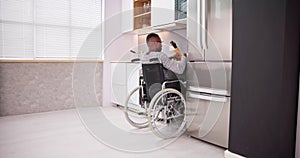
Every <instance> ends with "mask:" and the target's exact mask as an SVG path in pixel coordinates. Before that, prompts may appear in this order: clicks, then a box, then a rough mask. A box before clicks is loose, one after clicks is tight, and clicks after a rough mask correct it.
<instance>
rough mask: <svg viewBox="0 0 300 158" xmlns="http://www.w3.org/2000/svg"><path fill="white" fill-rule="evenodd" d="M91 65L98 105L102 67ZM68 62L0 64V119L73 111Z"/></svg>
mask: <svg viewBox="0 0 300 158" xmlns="http://www.w3.org/2000/svg"><path fill="white" fill-rule="evenodd" d="M90 64H93V65H95V66H94V67H95V71H94V72H95V75H94V77H95V94H96V96H97V99H98V102H99V103H101V102H102V66H103V65H102V63H90ZM73 66H74V63H72V62H65V63H58V62H53V63H51V62H48V63H45V62H42V63H38V62H37V63H21V62H19V63H0V116H7V115H17V114H27V113H36V112H46V111H53V110H64V109H70V108H75V104H74V98H73V89H72V87H73V85H72V81H73Z"/></svg>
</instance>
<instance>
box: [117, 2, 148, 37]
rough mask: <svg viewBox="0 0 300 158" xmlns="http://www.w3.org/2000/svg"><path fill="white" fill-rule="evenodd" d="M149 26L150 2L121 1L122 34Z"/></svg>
mask: <svg viewBox="0 0 300 158" xmlns="http://www.w3.org/2000/svg"><path fill="white" fill-rule="evenodd" d="M150 25H151V0H122V32H123V33H126V32H130V31H133V30H137V29H142V28H147V27H149V26H150Z"/></svg>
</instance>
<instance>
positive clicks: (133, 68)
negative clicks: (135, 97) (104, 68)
mask: <svg viewBox="0 0 300 158" xmlns="http://www.w3.org/2000/svg"><path fill="white" fill-rule="evenodd" d="M140 69H141V66H140V64H139V63H130V62H111V74H112V76H111V78H112V79H111V81H112V91H111V102H112V103H115V104H118V105H122V106H124V104H125V101H126V98H127V96H128V95H129V93H130V92H131V91H132V90H133V89H134V88H135V87H137V86H138V85H139V76H140Z"/></svg>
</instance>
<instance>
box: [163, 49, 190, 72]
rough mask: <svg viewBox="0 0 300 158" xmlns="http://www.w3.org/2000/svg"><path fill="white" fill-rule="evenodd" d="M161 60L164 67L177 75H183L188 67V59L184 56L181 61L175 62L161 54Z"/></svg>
mask: <svg viewBox="0 0 300 158" xmlns="http://www.w3.org/2000/svg"><path fill="white" fill-rule="evenodd" d="M159 59H160V60H161V62H162V64H163V66H164V67H165V68H167V69H169V70H171V71H173V72H175V73H177V74H182V73H183V72H184V69H185V66H186V57H185V56H182V57H181V60H180V61H175V60H172V59H169V57H168V56H167V55H166V54H164V53H161V55H160V56H159Z"/></svg>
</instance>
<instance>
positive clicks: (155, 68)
mask: <svg viewBox="0 0 300 158" xmlns="http://www.w3.org/2000/svg"><path fill="white" fill-rule="evenodd" d="M142 71H143V78H144V81H145V83H146V97H147V100H148V101H150V100H151V99H152V97H153V96H154V95H155V94H156V93H157V92H158V91H160V90H161V86H162V83H163V82H164V81H165V78H164V72H163V65H162V64H161V63H151V64H142Z"/></svg>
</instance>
